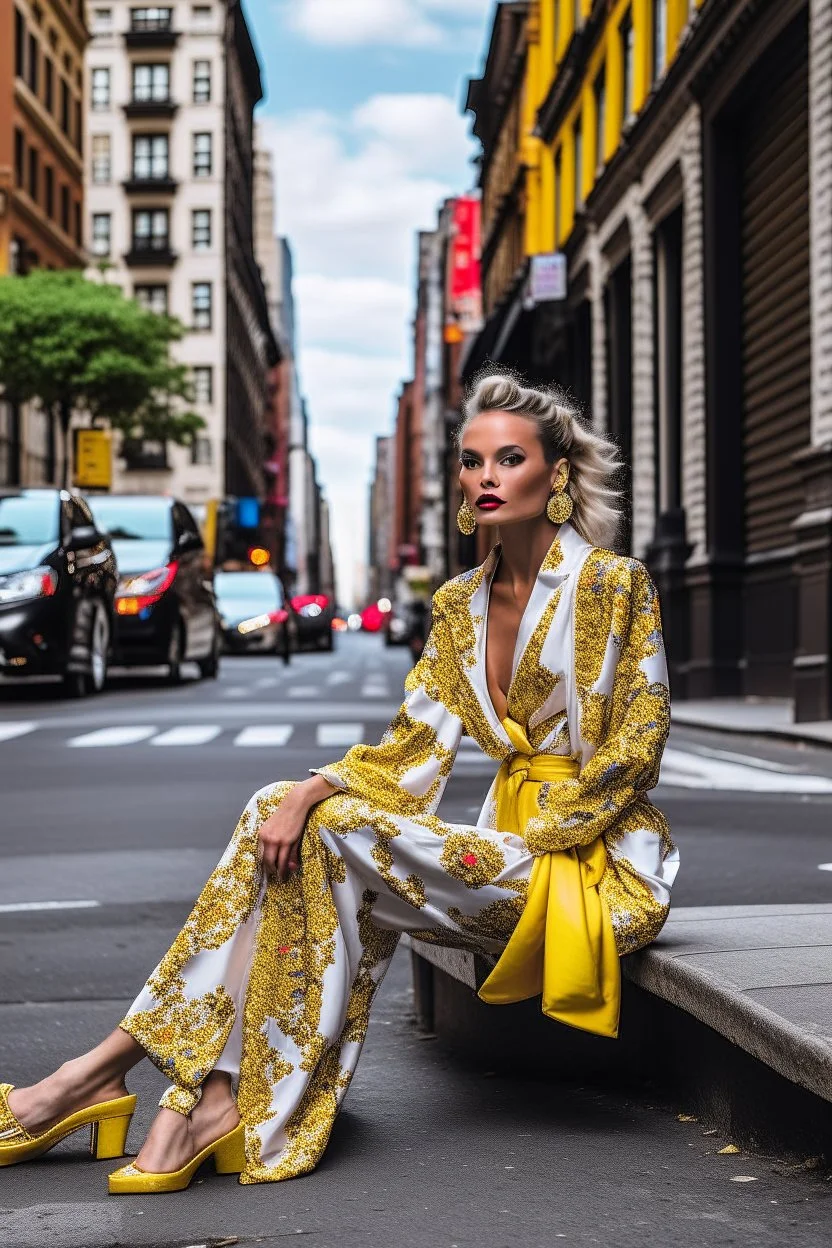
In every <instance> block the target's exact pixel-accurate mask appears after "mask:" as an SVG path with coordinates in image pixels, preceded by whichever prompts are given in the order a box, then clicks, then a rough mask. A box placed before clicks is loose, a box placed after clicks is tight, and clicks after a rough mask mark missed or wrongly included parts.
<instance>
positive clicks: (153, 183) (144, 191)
mask: <svg viewBox="0 0 832 1248" xmlns="http://www.w3.org/2000/svg"><path fill="white" fill-rule="evenodd" d="M122 186H123V187H124V189H125V191H126V192H127V194H128V195H174V194H175V193H176V188H177V187H178V186H179V183H178V182H177V181H176V178H172V177H170V175H169V174H166V175H165V176H164V177H162V178H139V177H136V175H135V174H134V175H133V177H132V178H128V179H127V181H126V182H122Z"/></svg>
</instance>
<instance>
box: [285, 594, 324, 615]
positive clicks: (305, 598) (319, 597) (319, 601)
mask: <svg viewBox="0 0 832 1248" xmlns="http://www.w3.org/2000/svg"><path fill="white" fill-rule="evenodd" d="M313 605H314V606H316V607H320V608H321V610H322V611H323V610H324V608H325V607H328V606H329V599H328V598H327V596H326V594H297V595H296V596H295V597H294V598H293V599H292V606H293V607H294V609H295V610H296V611H302V610H303V608H304V607H311V606H313Z"/></svg>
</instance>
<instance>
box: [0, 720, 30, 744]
mask: <svg viewBox="0 0 832 1248" xmlns="http://www.w3.org/2000/svg"><path fill="white" fill-rule="evenodd" d="M36 728H37V724H36V723H32V724H27V723H24V722H23V721H22V720H21V722H20V723H19V724H0V741H13V740H14V738H15V737H25V736H26V734H27V733H29V732H34V731H35V729H36Z"/></svg>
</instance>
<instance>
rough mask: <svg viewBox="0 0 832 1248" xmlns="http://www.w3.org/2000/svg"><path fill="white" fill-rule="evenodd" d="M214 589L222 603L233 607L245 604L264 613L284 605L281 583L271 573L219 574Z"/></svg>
mask: <svg viewBox="0 0 832 1248" xmlns="http://www.w3.org/2000/svg"><path fill="white" fill-rule="evenodd" d="M214 589H215V591H216V594H217V598H219V599H220V601H221V602H223V603H227V604H228V605H229V606H231V605H232V604H234V603H238V602H245V603H246V604H247V606H249V605H250V606H257V607H260V609H261V610H263V611H274V610H275V609H276V608H278V607H281V606H282V605H283V595H282V594H281V592H280V582H279V581H278V579H277V577H276V576H273V575H272V574H271V573H270V572H217V574H216V576H215V577H214Z"/></svg>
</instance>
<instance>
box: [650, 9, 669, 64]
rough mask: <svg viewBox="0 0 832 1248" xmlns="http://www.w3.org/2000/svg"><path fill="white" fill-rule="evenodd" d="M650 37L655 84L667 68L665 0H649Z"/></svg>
mask: <svg viewBox="0 0 832 1248" xmlns="http://www.w3.org/2000/svg"><path fill="white" fill-rule="evenodd" d="M650 37H651V40H652V46H651V52H652V75H653V84H655V83H657V82H658V81H659V79H660V78H661V77H662V76H663V75H664V72H665V70H666V69H667V0H651V20H650Z"/></svg>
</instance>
